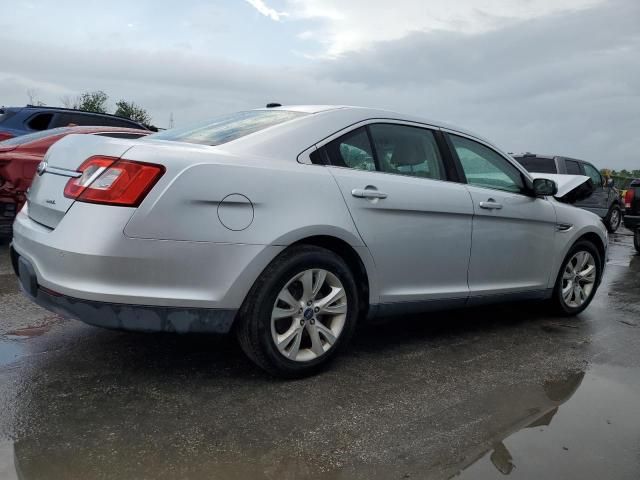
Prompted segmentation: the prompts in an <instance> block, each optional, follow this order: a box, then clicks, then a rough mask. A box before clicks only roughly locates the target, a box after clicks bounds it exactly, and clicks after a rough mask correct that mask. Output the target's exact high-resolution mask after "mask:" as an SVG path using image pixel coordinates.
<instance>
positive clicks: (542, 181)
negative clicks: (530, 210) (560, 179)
mask: <svg viewBox="0 0 640 480" xmlns="http://www.w3.org/2000/svg"><path fill="white" fill-rule="evenodd" d="M533 193H534V194H535V195H536V196H537V197H542V196H545V197H552V196H554V195H555V194H556V193H558V185H556V182H554V181H553V180H549V179H548V178H536V179H535V180H534V181H533Z"/></svg>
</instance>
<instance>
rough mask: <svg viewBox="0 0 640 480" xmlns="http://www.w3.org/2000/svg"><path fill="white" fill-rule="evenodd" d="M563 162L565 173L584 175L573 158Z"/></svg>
mask: <svg viewBox="0 0 640 480" xmlns="http://www.w3.org/2000/svg"><path fill="white" fill-rule="evenodd" d="M564 164H565V166H566V167H567V173H568V174H569V175H584V174H583V173H582V169H581V168H580V164H579V163H578V162H574V161H573V160H565V161H564Z"/></svg>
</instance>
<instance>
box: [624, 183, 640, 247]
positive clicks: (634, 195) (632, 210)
mask: <svg viewBox="0 0 640 480" xmlns="http://www.w3.org/2000/svg"><path fill="white" fill-rule="evenodd" d="M624 226H625V227H627V228H628V229H629V230H631V231H632V232H634V235H633V240H634V245H635V247H636V250H637V251H638V252H640V178H636V179H635V180H632V181H631V183H630V184H629V188H627V191H626V192H625V194H624Z"/></svg>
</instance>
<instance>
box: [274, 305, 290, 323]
mask: <svg viewBox="0 0 640 480" xmlns="http://www.w3.org/2000/svg"><path fill="white" fill-rule="evenodd" d="M295 313H296V309H295V308H280V307H274V309H273V311H272V312H271V319H272V320H279V319H281V318H287V317H293V316H294V315H295Z"/></svg>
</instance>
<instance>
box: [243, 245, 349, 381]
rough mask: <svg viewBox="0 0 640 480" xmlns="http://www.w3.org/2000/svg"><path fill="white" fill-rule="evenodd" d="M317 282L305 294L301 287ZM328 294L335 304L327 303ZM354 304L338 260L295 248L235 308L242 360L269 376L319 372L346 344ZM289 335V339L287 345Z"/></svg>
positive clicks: (310, 249)
mask: <svg viewBox="0 0 640 480" xmlns="http://www.w3.org/2000/svg"><path fill="white" fill-rule="evenodd" d="M309 272H312V273H311V280H308V278H309V277H308V275H309ZM321 272H324V273H321ZM322 275H324V277H322ZM298 277H299V278H298ZM321 277H322V278H321ZM305 279H307V280H306V281H305ZM321 281H322V282H324V286H322V288H321V289H320V290H319V291H318V292H317V294H315V295H313V292H311V295H307V294H305V292H307V291H308V290H309V288H307V287H305V283H306V285H309V286H313V288H316V287H317V285H318V284H319V283H320V282H321ZM340 288H342V289H343V293H340V292H339V290H340ZM334 292H337V293H334ZM332 295H333V296H335V297H336V298H337V300H333V301H331V300H330V299H331V296H332ZM338 295H340V297H339V298H338ZM309 298H311V299H312V300H309ZM283 299H286V302H285V301H284V300H283ZM358 300H359V299H358V290H357V287H356V283H355V279H354V276H353V274H352V272H351V271H350V270H349V267H348V266H347V264H346V263H345V261H344V260H343V259H342V258H341V257H339V256H338V255H336V254H335V253H333V252H332V251H330V250H327V249H324V248H320V247H316V246H310V245H299V246H294V247H291V248H289V249H287V250H285V251H284V252H283V253H281V254H280V255H279V256H278V257H277V258H276V259H275V260H273V262H271V264H269V266H268V267H267V268H266V269H265V270H264V272H263V273H262V274H261V275H260V277H259V278H258V280H256V282H255V284H254V285H253V287H252V288H251V291H250V292H249V294H248V295H247V298H246V299H245V301H244V303H243V305H242V307H241V309H240V312H239V316H238V319H237V322H236V327H235V328H236V332H235V333H236V336H237V338H238V341H239V343H240V346H241V348H242V350H243V351H244V352H245V353H246V355H247V356H248V357H249V358H250V359H251V360H253V362H254V363H256V364H257V365H258V366H259V367H261V368H262V369H264V370H265V371H267V372H268V373H270V374H272V375H274V376H278V377H282V378H299V377H305V376H308V375H312V374H314V373H317V372H318V371H320V370H321V369H322V368H324V367H325V366H326V365H327V364H328V363H329V361H331V360H332V359H333V358H334V357H335V356H336V354H337V353H338V352H339V351H340V350H341V349H343V348H344V346H345V345H346V344H347V343H348V342H349V340H350V338H351V336H352V335H353V331H354V328H355V325H356V321H357V318H358V314H359V307H358V305H359V301H358ZM325 301H326V302H328V303H327V304H326V305H324V306H323V308H322V309H320V306H321V305H322V303H323V302H325ZM296 302H297V303H296ZM309 302H311V305H309ZM291 303H295V305H291ZM312 310H313V317H311V316H310V311H312ZM290 312H294V313H293V314H291V313H290ZM327 312H329V313H327ZM282 315H285V316H284V317H282V318H278V317H280V316H282ZM274 319H275V320H274ZM314 321H315V323H314ZM289 322H290V324H289ZM289 332H291V334H289ZM314 332H315V333H314ZM332 335H333V336H334V337H333V338H332V339H331V341H330V337H332ZM289 336H291V338H293V340H292V341H291V342H290V343H287V342H288V340H287V339H288V338H289ZM314 340H315V342H314ZM317 342H320V344H321V345H320V346H318V343H317ZM323 342H324V343H323ZM296 344H297V346H296ZM325 348H326V350H324V349H325ZM319 352H322V353H319Z"/></svg>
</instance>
